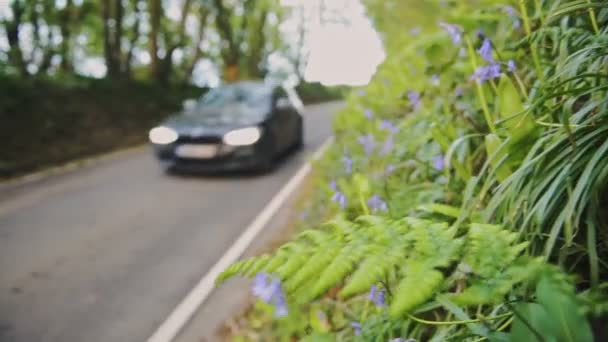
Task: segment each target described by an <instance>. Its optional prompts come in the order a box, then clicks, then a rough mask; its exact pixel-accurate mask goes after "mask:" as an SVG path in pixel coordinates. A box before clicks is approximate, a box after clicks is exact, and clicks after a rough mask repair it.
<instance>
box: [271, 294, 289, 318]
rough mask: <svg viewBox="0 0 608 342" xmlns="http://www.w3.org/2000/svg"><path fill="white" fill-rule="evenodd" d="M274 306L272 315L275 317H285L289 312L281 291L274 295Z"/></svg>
mask: <svg viewBox="0 0 608 342" xmlns="http://www.w3.org/2000/svg"><path fill="white" fill-rule="evenodd" d="M274 306H275V310H274V317H276V318H281V317H285V316H287V314H288V313H289V310H288V309H287V302H286V301H285V294H284V293H283V292H280V293H279V294H277V295H276V299H275V303H274Z"/></svg>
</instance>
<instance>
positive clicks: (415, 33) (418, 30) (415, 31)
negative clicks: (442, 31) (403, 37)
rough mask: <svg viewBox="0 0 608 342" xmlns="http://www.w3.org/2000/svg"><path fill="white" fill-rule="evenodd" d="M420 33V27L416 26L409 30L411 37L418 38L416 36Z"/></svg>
mask: <svg viewBox="0 0 608 342" xmlns="http://www.w3.org/2000/svg"><path fill="white" fill-rule="evenodd" d="M420 32H422V30H420V27H418V26H416V27H414V28H412V29H411V30H410V34H411V35H412V36H418V35H420Z"/></svg>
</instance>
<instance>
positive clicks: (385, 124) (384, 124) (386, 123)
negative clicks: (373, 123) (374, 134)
mask: <svg viewBox="0 0 608 342" xmlns="http://www.w3.org/2000/svg"><path fill="white" fill-rule="evenodd" d="M378 126H379V127H380V129H383V130H387V131H389V132H391V133H392V134H395V133H397V132H398V131H399V128H398V127H397V126H395V124H394V123H392V122H391V121H390V120H386V119H384V120H382V121H381V122H380V124H379V125H378Z"/></svg>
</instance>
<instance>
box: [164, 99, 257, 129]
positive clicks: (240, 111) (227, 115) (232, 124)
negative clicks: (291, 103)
mask: <svg viewBox="0 0 608 342" xmlns="http://www.w3.org/2000/svg"><path fill="white" fill-rule="evenodd" d="M267 111H268V110H267V109H266V108H263V107H254V106H247V105H242V104H239V105H231V106H224V107H222V108H200V107H197V108H195V109H193V110H191V111H187V112H182V113H179V114H177V115H174V116H172V117H170V118H169V119H167V120H166V121H165V122H164V125H165V126H169V127H171V128H173V129H175V130H177V131H178V132H189V131H190V130H192V129H198V130H199V131H201V130H205V131H207V132H208V134H222V133H225V132H227V131H230V130H233V129H236V128H242V127H247V126H253V125H258V124H261V123H262V122H263V121H264V119H265V117H266V113H267ZM201 133H202V132H201Z"/></svg>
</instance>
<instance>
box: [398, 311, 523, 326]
mask: <svg viewBox="0 0 608 342" xmlns="http://www.w3.org/2000/svg"><path fill="white" fill-rule="evenodd" d="M511 315H512V313H510V312H509V313H505V314H502V315H497V316H494V317H481V318H477V319H467V320H461V321H428V320H426V319H422V318H418V317H416V316H412V315H410V314H407V317H408V318H409V319H411V320H412V321H416V322H418V323H422V324H427V325H459V324H470V323H480V322H486V321H493V320H495V319H501V318H505V317H509V316H511Z"/></svg>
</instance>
